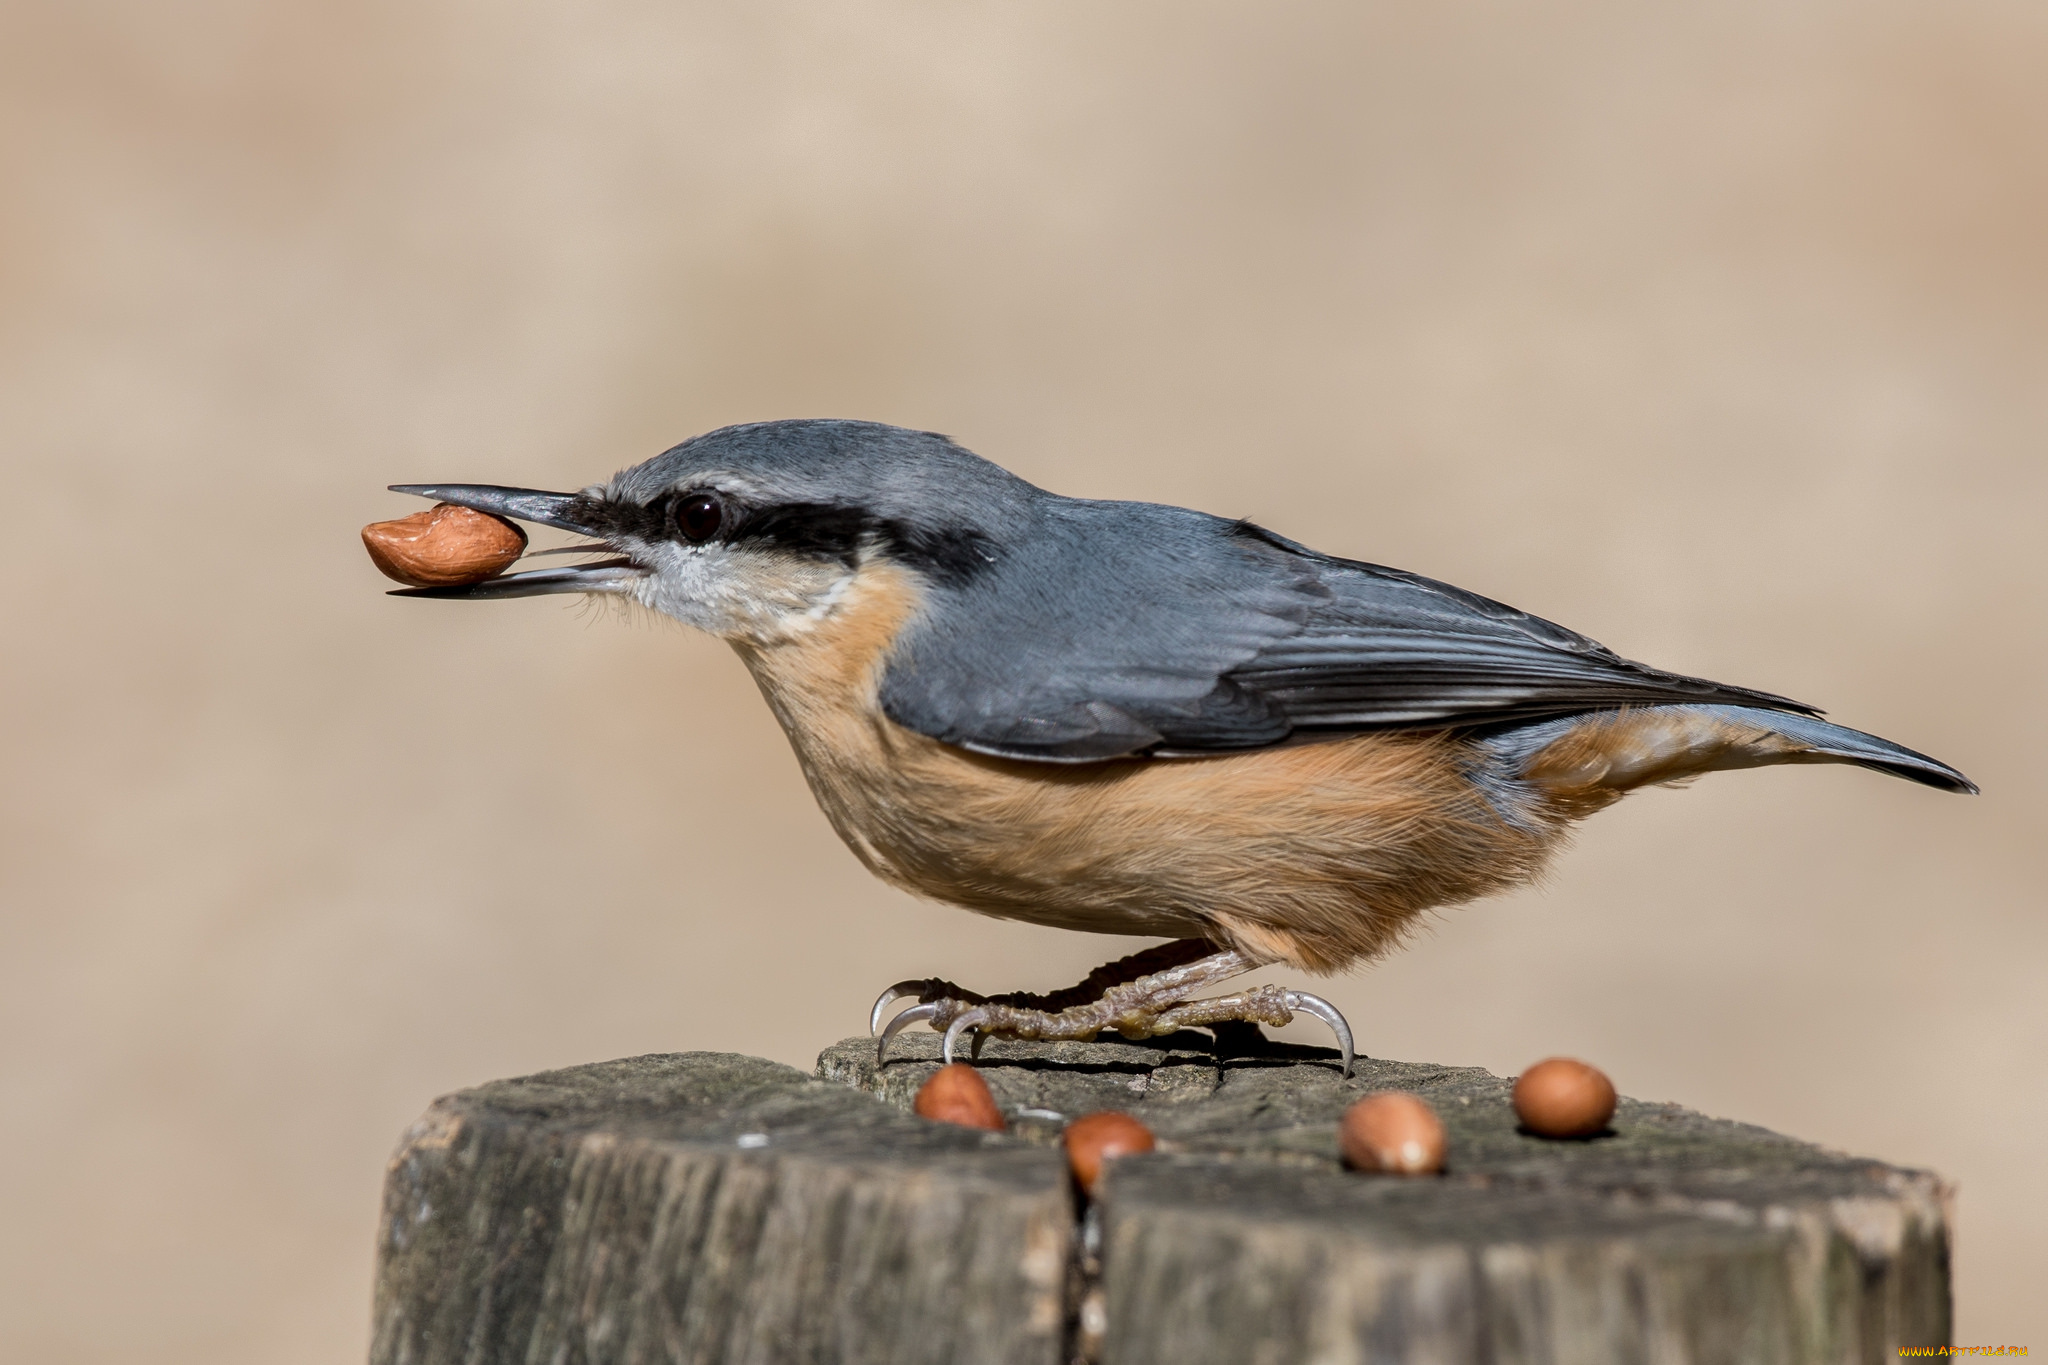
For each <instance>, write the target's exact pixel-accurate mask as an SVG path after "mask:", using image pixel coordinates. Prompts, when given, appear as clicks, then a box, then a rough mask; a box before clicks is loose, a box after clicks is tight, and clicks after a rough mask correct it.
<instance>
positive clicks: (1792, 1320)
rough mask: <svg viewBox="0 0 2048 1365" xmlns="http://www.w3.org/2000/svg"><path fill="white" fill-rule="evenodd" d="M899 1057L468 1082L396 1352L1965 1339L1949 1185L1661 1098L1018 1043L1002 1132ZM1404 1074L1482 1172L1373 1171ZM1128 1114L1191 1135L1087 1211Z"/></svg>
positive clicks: (397, 1191)
mask: <svg viewBox="0 0 2048 1365" xmlns="http://www.w3.org/2000/svg"><path fill="white" fill-rule="evenodd" d="M896 1046H897V1047H898V1048H899V1049H900V1051H899V1052H898V1054H897V1056H898V1057H899V1058H900V1059H899V1060H892V1061H891V1062H890V1064H889V1066H888V1067H887V1068H886V1069H885V1070H883V1071H881V1072H879V1073H878V1072H877V1070H876V1068H875V1067H874V1065H873V1044H872V1043H870V1042H869V1041H868V1040H866V1039H857V1040H848V1041H847V1042H844V1043H841V1044H838V1045H837V1046H835V1047H833V1048H831V1049H829V1050H827V1052H826V1053H825V1054H824V1055H823V1056H822V1057H821V1058H820V1059H819V1073H820V1076H821V1077H822V1078H823V1079H819V1078H812V1077H806V1076H804V1075H803V1074H802V1073H799V1072H797V1071H794V1070H792V1069H790V1068H787V1067H781V1066H776V1065H774V1064H771V1063H768V1062H763V1061H758V1060H755V1059H751V1058H745V1057H737V1056H731V1055H725V1054H708V1053H695V1054H684V1055H680V1056H666V1057H647V1058H638V1059H634V1060H630V1061H624V1062H611V1063H606V1064H603V1065H599V1066H591V1067H580V1068H576V1069H573V1070H570V1071H563V1072H554V1073H549V1074H547V1075H543V1076H535V1077H529V1078H527V1079H524V1080H518V1081H502V1082H498V1083H495V1084H493V1085H488V1086H484V1087H481V1088H479V1089H477V1090H472V1091H465V1092H463V1093H461V1094H459V1095H454V1096H450V1097H448V1098H447V1099H444V1100H441V1101H439V1102H438V1103H437V1104H435V1106H434V1107H433V1108H432V1109H431V1110H429V1111H428V1113H427V1115H426V1117H425V1118H423V1119H422V1120H421V1121H420V1123H419V1124H418V1125H416V1126H415V1127H414V1129H413V1130H412V1131H411V1132H410V1133H409V1134H408V1135H407V1137H406V1140H405V1143H404V1145H403V1146H402V1147H401V1148H400V1150H399V1152H398V1154H397V1156H396V1157H395V1158H394V1159H393V1162H392V1167H391V1173H390V1177H389V1180H388V1183H387V1186H386V1192H385V1210H384V1227H383V1231H382V1238H381V1241H380V1245H379V1272H378V1288H377V1307H376V1339H375V1347H374V1350H373V1360H375V1361H377V1362H380V1363H381V1362H392V1363H394V1365H395V1363H397V1362H405V1365H414V1363H417V1365H427V1363H428V1362H444V1361H445V1362H456V1361H462V1362H512V1361H518V1362H531V1363H532V1365H543V1363H544V1362H545V1363H546V1365H554V1363H555V1362H563V1365H567V1363H568V1362H582V1361H591V1362H596V1361H607V1362H610V1361H618V1362H642V1361H650V1362H651V1361H704V1362H712V1361H747V1362H755V1361H758V1362H783V1361H788V1362H798V1361H803V1362H810V1361H818V1362H825V1361H870V1360H872V1361H890V1362H898V1361H901V1362H914V1361H934V1362H936V1361H958V1362H1002V1361H1019V1362H1023V1361H1033V1362H1046V1365H1065V1362H1066V1361H1068V1360H1071V1359H1074V1358H1076V1357H1077V1356H1085V1357H1087V1358H1093V1359H1098V1360H1101V1361H1103V1362H1110V1363H1113V1365H1138V1363H1140V1362H1161V1363H1162V1365H1163V1363H1164V1362H1169V1361H1170V1362H1175V1365H1202V1363H1203V1362H1210V1361H1215V1362H1226V1361H1227V1362H1275V1363H1276V1365H1277V1363H1279V1362H1294V1361H1316V1362H1359V1363H1360V1365H1364V1362H1378V1361H1417V1362H1421V1361H1428V1362H1502V1363H1505V1362H1556V1365H1580V1363H1581V1362H1601V1361H1638V1360H1640V1361H1651V1362H1721V1361H1726V1362H1730V1363H1731V1365H1735V1363H1736V1362H1740V1363H1741V1365H1751V1363H1752V1362H1764V1363H1766V1365H1768V1363H1769V1362H1852V1361H1854V1362H1863V1361H1872V1362H1874V1361H1878V1360H1890V1359H1896V1356H1897V1348H1898V1347H1899V1346H1901V1345H1920V1344H1940V1343H1943V1342H1945V1341H1946V1340H1947V1335H1948V1313H1949V1296H1948V1256H1947V1247H1948V1237H1947V1226H1946V1221H1945V1208H1944V1196H1943V1191H1942V1189H1941V1187H1940V1185H1939V1184H1938V1182H1937V1181H1936V1180H1935V1179H1934V1178H1933V1177H1932V1176H1930V1175H1927V1174H1925V1173H1922V1172H1911V1171H1902V1170H1898V1169H1895V1168H1892V1167H1887V1166H1883V1165H1880V1164H1878V1163H1875V1162H1871V1161H1865V1160H1859V1159H1855V1158H1851V1157H1846V1156H1842V1155H1839V1154H1836V1153H1831V1152H1826V1151H1823V1150H1821V1149H1818V1148H1815V1147H1811V1146H1808V1145H1806V1144H1804V1143H1799V1142H1795V1141H1793V1140H1791V1139H1789V1138H1784V1137H1780V1136H1778V1135H1776V1134H1773V1133H1769V1132H1766V1131H1764V1130H1762V1129H1759V1128H1753V1127H1749V1126H1746V1125H1742V1124H1737V1123H1729V1122H1725V1121H1721V1120H1715V1119H1708V1118H1705V1117H1703V1116H1701V1115H1698V1114H1695V1113H1692V1112H1690V1111H1688V1110H1684V1109H1681V1108H1678V1107H1677V1106H1674V1105H1660V1104H1645V1103H1641V1102H1638V1101H1633V1100H1623V1101H1622V1104H1621V1109H1620V1111H1619V1112H1618V1113H1617V1115H1616V1118H1615V1122H1614V1126H1613V1131H1612V1133H1611V1134H1609V1135H1607V1136H1603V1137H1600V1138H1596V1139H1593V1140H1590V1141H1585V1142H1551V1141H1545V1140H1543V1139H1539V1138H1535V1137H1532V1136H1529V1135H1527V1134H1524V1133H1521V1132H1518V1131H1517V1129H1516V1125H1515V1120H1514V1116H1513V1113H1512V1111H1511V1110H1510V1108H1509V1106H1508V1099H1507V1096H1508V1086H1509V1083H1508V1082H1507V1081H1504V1080H1501V1079H1500V1078H1498V1077H1494V1076H1491V1075H1489V1074H1487V1073H1486V1072H1483V1071H1479V1070H1475V1069H1469V1068H1452V1067H1437V1066H1423V1065H1415V1064H1406V1063H1399V1062H1375V1061H1361V1062H1360V1064H1359V1068H1358V1072H1357V1074H1356V1075H1355V1076H1354V1077H1353V1078H1352V1079H1351V1080H1349V1081H1345V1080H1342V1079H1340V1078H1339V1077H1338V1076H1337V1074H1336V1071H1335V1067H1334V1064H1333V1063H1332V1061H1331V1060H1329V1054H1327V1053H1322V1052H1320V1051H1318V1050H1313V1049H1302V1048H1289V1047H1285V1046H1282V1045H1277V1044H1272V1043H1268V1042H1266V1041H1265V1040H1263V1039H1255V1038H1253V1037H1250V1036H1248V1035H1235V1036H1232V1037H1230V1038H1227V1039H1226V1040H1225V1041H1223V1042H1222V1043H1212V1042H1211V1040H1210V1039H1208V1038H1207V1037H1206V1036H1203V1035H1193V1034H1183V1035H1177V1036H1176V1037H1175V1038H1172V1039H1166V1040H1159V1041H1155V1042H1153V1043H1148V1044H1134V1043H1126V1042H1122V1041H1110V1042H1097V1043H1088V1044H1027V1043H1002V1042H993V1043H990V1044H989V1045H988V1046H987V1048H986V1049H985V1050H984V1052H983V1055H982V1058H981V1061H982V1065H983V1072H984V1075H985V1076H986V1077H987V1078H988V1080H989V1083H990V1085H991V1087H992V1088H993V1090H994V1091H995V1094H996V1097H997V1099H998V1100H999V1101H1000V1102H1001V1103H1002V1104H1003V1105H1004V1107H1005V1109H1006V1111H1007V1112H1009V1113H1011V1114H1012V1115H1013V1120H1012V1126H1011V1131H1010V1133H1009V1134H1007V1135H989V1134H979V1133H973V1132H969V1131H967V1130H963V1129H950V1128H946V1127H944V1126H941V1125H935V1124H929V1123H926V1122H924V1121H923V1120H920V1119H917V1118H915V1117H913V1116H911V1115H910V1114H909V1113H908V1112H907V1111H908V1107H909V1102H910V1098H911V1096H912V1095H914V1094H915V1092H916V1090H917V1087H918V1086H919V1085H920V1084H922V1083H923V1081H924V1079H925V1078H926V1077H927V1076H929V1075H930V1074H931V1072H932V1070H933V1069H934V1067H935V1065H936V1057H935V1050H936V1040H935V1039H932V1038H930V1037H928V1036H923V1035H915V1036H910V1037H906V1038H902V1039H899V1040H898V1041H897V1044H896ZM1386 1088H1398V1089H1406V1090H1412V1091H1415V1092H1416V1093H1418V1094H1420V1095H1422V1096H1424V1097H1425V1098H1426V1099H1428V1100H1429V1101H1430V1103H1431V1104H1432V1105H1433V1106H1435V1108H1436V1110H1437V1112H1438V1114H1440V1115H1441V1116H1442V1117H1443V1119H1444V1122H1445V1125H1446V1127H1447V1128H1448V1129H1449V1132H1450V1138H1451V1146H1450V1151H1451V1157H1450V1162H1451V1170H1450V1172H1449V1174H1447V1175H1445V1176H1443V1177H1440V1178H1434V1179H1421V1180H1409V1179H1400V1178H1396V1177H1384V1176H1361V1175H1356V1174H1352V1173H1348V1172H1345V1171H1344V1170H1342V1169H1341V1168H1340V1166H1339V1164H1338V1161H1337V1148H1336V1124H1337V1118H1338V1115H1339V1114H1340V1113H1341V1112H1342V1111H1343V1109H1344V1107H1345V1105H1347V1104H1348V1103H1350V1102H1351V1101H1352V1100H1354V1099H1356V1098H1357V1097H1358V1096H1360V1095H1362V1094H1365V1093H1367V1092H1369V1091H1371V1090H1375V1089H1386ZM863 1091H865V1092H868V1093H862V1092H863ZM878 1101H879V1102H878ZM1107 1108H1116V1109H1123V1110H1127V1111H1129V1112H1132V1113H1135V1114H1137V1115H1138V1116H1140V1117H1141V1118H1143V1119H1144V1120H1145V1122H1147V1123H1148V1124H1150V1125H1151V1126H1152V1127H1153V1129H1154V1130H1155V1131H1156V1132H1157V1133H1158V1134H1159V1135H1160V1137H1161V1151H1160V1152H1159V1153H1157V1154H1154V1155H1149V1156H1144V1157H1133V1158H1127V1159H1125V1160H1124V1161H1121V1162H1118V1163H1116V1164H1114V1165H1113V1166H1112V1167H1111V1170H1110V1174H1109V1175H1108V1176H1107V1177H1106V1179H1105V1182H1104V1188H1103V1190H1102V1191H1101V1197H1100V1199H1099V1200H1098V1201H1097V1202H1096V1203H1094V1204H1092V1205H1085V1204H1082V1203H1081V1202H1080V1201H1077V1200H1076V1199H1075V1198H1074V1197H1073V1196H1072V1194H1071V1192H1070V1189H1069V1186H1068V1184H1067V1182H1066V1178H1065V1173H1064V1167H1063V1164H1062V1162H1061V1161H1060V1157H1059V1153H1058V1150H1057V1148H1056V1145H1055V1144H1056V1142H1057V1134H1058V1131H1059V1127H1060V1124H1061V1122H1062V1120H1063V1118H1065V1117H1072V1116H1074V1115H1076V1114H1080V1113H1084V1112H1087V1111H1089V1110H1093V1109H1107ZM1090 1300H1092V1302H1091V1303H1090V1304H1089V1309H1090V1311H1088V1312H1086V1313H1084V1312H1082V1311H1081V1310H1082V1305H1083V1303H1084V1301H1090Z"/></svg>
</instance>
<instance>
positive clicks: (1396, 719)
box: [882, 499, 1812, 762]
mask: <svg viewBox="0 0 2048 1365" xmlns="http://www.w3.org/2000/svg"><path fill="white" fill-rule="evenodd" d="M1041 515H1042V518H1043V525H1042V527H1041V533H1040V534H1038V535H1035V536H1033V537H1031V538H1030V539H1029V540H1028V541H1026V542H1024V543H1021V544H1018V545H1014V546H1006V547H1005V548H1004V550H1003V552H1002V554H1001V556H1000V558H999V561H998V562H997V563H996V564H995V565H994V566H992V568H991V569H990V571H989V572H987V573H984V574H980V575H977V576H975V577H974V578H973V579H971V580H970V581H968V582H966V583H964V584H959V585H955V586H951V587H948V588H945V589H943V590H942V597H941V600H939V601H936V602H935V603H934V606H933V610H931V611H930V612H928V613H927V614H926V616H925V618H924V619H923V620H921V621H920V622H918V623H917V624H916V625H914V626H913V627H912V628H911V629H910V630H909V631H908V632H907V633H906V637H905V638H904V639H903V640H902V641H901V642H900V644H899V646H898V648H897V650H896V652H895V654H894V655H893V656H892V658H891V661H890V665H889V668H888V670H887V673H886V675H885V677H884V680H883V688H882V701H883V706H884V709H885V710H886V711H887V713H888V714H889V715H890V717H891V718H892V719H894V720H896V721H897V722H898V723H899V724H903V725H906V726H908V727H910V728H911V729H914V730H917V731H919V732H920V733H923V734H927V735H930V736H932V737H934V738H936V739H940V740H944V741H946V742H948V743H952V744H958V745H961V746H963V747H965V748H969V749H974V750H978V751H981V752H985V753H993V754H1000V755H1004V756H1007V757H1012V758H1021V759H1036V760H1041V761H1053V762H1086V761H1091V760H1100V759H1104V758H1113V757H1118V756H1122V755H1127V754H1137V753H1147V752H1150V753H1161V754H1199V753H1220V752H1230V751H1235V750H1244V749H1250V748H1261V747H1265V746H1268V745H1274V744H1282V743H1287V742H1289V741H1294V740H1300V739H1304V738H1313V737H1316V736H1319V735H1331V734H1342V733H1349V732H1354V731H1359V730H1369V729H1388V728H1418V727H1459V728H1463V727H1475V726H1481V725H1487V724H1492V723H1496V722H1501V721H1511V720H1518V719H1525V718H1528V717H1534V716H1546V715H1560V714H1567V713H1570V712H1574V711H1584V710H1592V709H1597V708H1603V707H1611V706H1619V705H1629V704H1649V703H1658V702H1714V703H1722V704H1732V705H1745V706H1763V707H1769V708H1771V709H1774V710H1785V711H1795V712H1802V713H1811V712H1812V708H1811V707H1806V706H1802V705H1800V704H1798V703H1796V702H1791V701H1787V700H1786V699H1784V698H1782V697H1775V696H1771V695H1770V694H1768V693H1761V692H1754V691H1750V690H1748V689H1744V688H1737V687H1727V686H1723V685H1721V684H1718V683H1711V682H1706V681H1703V680H1700V679H1696V678H1686V677H1681V676H1679V675H1676V674H1671V673H1665V672H1662V671H1660V670H1657V669H1652V668H1647V667H1645V666H1643V665H1640V664H1635V663H1631V662H1629V661H1628V660H1625V659H1623V658H1621V657H1620V656H1618V655H1616V654H1614V653H1613V652H1612V651H1610V650H1608V649H1606V648H1604V647H1602V646H1600V645H1598V644H1596V643H1594V642H1593V641H1591V640H1588V639H1586V638H1585V637H1584V636H1582V635H1578V634H1576V633H1574V632H1572V631H1569V630H1566V629H1565V628H1563V627H1562V626H1558V625H1555V624H1553V623H1551V622H1549V621H1545V620H1542V619H1541V618H1539V617H1534V616H1530V615H1528V614H1527V613H1524V612H1519V611H1516V610H1515V609H1513V608H1512V607H1507V606H1504V605H1502V604H1500V603H1498V602H1493V601H1490V600H1488V599H1486V598H1483V597H1479V596H1477V595H1475V594H1472V593H1468V592H1464V591H1462V590H1460V589H1457V588H1453V587H1451V586H1449V585H1448V584H1443V583H1436V582H1433V581H1431V580H1429V579H1426V578H1421V577H1419V576H1417V575H1414V574H1408V573H1403V572H1401V571H1400V570H1396V569H1387V568H1382V567H1380V566H1378V565H1371V564H1360V563H1355V562H1352V561H1348V560H1339V559H1333V558H1330V557H1328V556H1324V555H1319V554H1316V553H1315V552H1313V551H1311V550H1308V549H1306V548H1305V547H1303V546H1300V545H1296V544H1294V543H1293V542H1291V541H1287V540H1284V539H1282V538H1281V537H1278V536H1275V535H1272V534H1271V533H1270V532H1266V531H1264V530H1261V529H1260V528H1258V527H1254V526H1250V525H1247V524H1245V523H1242V522H1229V521H1225V520H1223V519H1221V518H1217V517H1209V516H1205V515H1203V514H1200V513H1195V512H1188V511H1184V510H1182V509H1179V508H1168V507H1155V506H1152V505H1150V504H1133V503H1085V502H1075V501H1068V500H1064V499H1049V500H1048V504H1047V506H1046V507H1044V508H1043V509H1042V512H1041Z"/></svg>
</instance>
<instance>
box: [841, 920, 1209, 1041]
mask: <svg viewBox="0 0 2048 1365" xmlns="http://www.w3.org/2000/svg"><path fill="white" fill-rule="evenodd" d="M1215 951H1216V945H1215V944H1213V943H1211V942H1209V940H1207V939H1205V938H1183V939H1175V940H1174V941H1173V942H1172V943H1160V944H1155V945H1154V946H1152V947H1150V948H1146V949H1144V950H1143V951H1141V952H1136V953H1132V954H1131V955H1130V956H1129V957H1120V958H1118V959H1117V960H1116V961H1114V962H1108V963H1104V964H1103V965H1102V966H1100V967H1097V968H1096V969H1095V970H1094V971H1092V972H1090V973H1088V975H1087V976H1085V977H1083V978H1082V979H1081V980H1079V981H1077V982H1075V983H1074V984H1073V985H1071V986H1068V987H1067V988H1065V989H1064V990H1057V991H1048V992H1046V993H1045V994H1043V995H1034V994H1032V993H1031V992H1030V991H1010V992H1008V993H1006V994H1003V995H977V994H976V993H975V992H973V991H970V990H968V989H967V988H966V987H964V986H956V985H954V984H953V983H952V982H950V981H947V980H944V979H942V978H940V977H936V976H931V977H925V978H922V979H920V980H917V981H899V982H897V983H896V984H895V985H893V986H891V987H889V989H888V990H885V991H883V992H882V993H881V995H879V996H877V997H876V999H875V1007H874V1008H873V1009H872V1010H869V1011H868V1036H869V1037H874V1036H876V1035H878V1034H880V1033H881V1031H882V1014H883V1012H884V1011H885V1010H887V1009H888V1008H889V1006H890V1005H892V1004H894V1003H895V1002H896V1001H898V1000H903V999H907V998H909V997H910V996H916V997H917V999H918V1003H919V1004H921V1005H933V1006H936V1007H937V1008H936V1009H933V1010H928V1011H925V1012H923V1013H920V1014H916V1015H911V1012H910V1011H909V1010H906V1011H904V1013H903V1014H900V1015H898V1016H897V1017H896V1021H897V1028H900V1027H901V1026H902V1025H904V1024H913V1023H916V1022H918V1021H919V1020H929V1021H930V1022H931V1026H932V1027H933V1028H935V1029H937V1030H939V1031H940V1032H944V1031H945V1030H946V1028H947V1027H948V1026H949V1025H951V1024H952V1022H953V1017H954V1016H955V1015H957V1014H959V1013H960V1012H961V1011H962V1010H965V1009H967V1008H969V1007H970V1006H974V1005H988V1004H995V1005H1016V1006H1019V1007H1020V1008H1024V1009H1037V1010H1063V1009H1065V1008H1067V1007H1068V1006H1070V1005H1085V1004H1087V1003H1088V1002H1089V1001H1090V1000H1094V999H1097V998H1098V997H1100V996H1101V994H1102V993H1103V992H1104V991H1106V990H1108V989H1109V988H1110V987H1111V986H1119V985H1122V984H1123V983H1124V982H1126V981H1135V980H1137V979H1138V978H1139V977H1141V976H1149V975H1150V974H1152V973H1153V972H1158V971H1164V970H1166V969H1167V968H1168V967H1179V966H1182V965H1183V964H1185V963H1189V962H1194V961H1196V960H1198V959H1200V958H1204V957H1208V956H1210V955H1211V954H1213V953H1214V952H1215ZM906 1016H909V1017H906ZM897 1028H891V1029H890V1030H889V1034H890V1036H892V1037H893V1036H894V1035H895V1033H896V1032H897Z"/></svg>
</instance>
